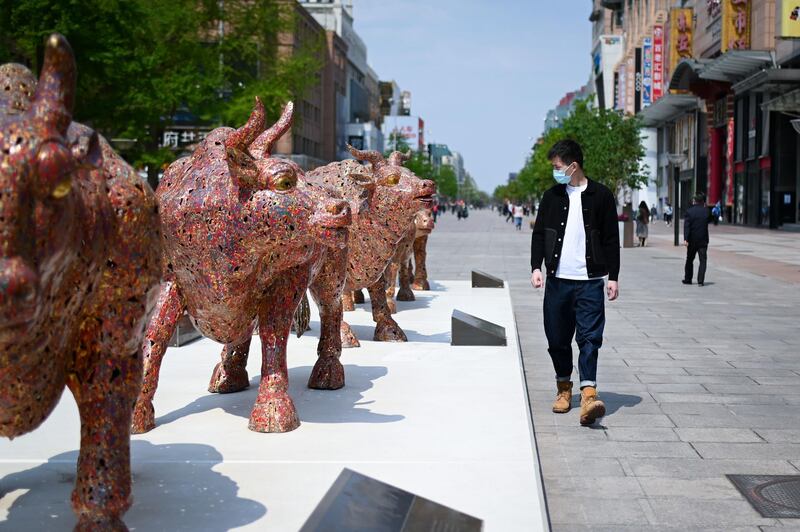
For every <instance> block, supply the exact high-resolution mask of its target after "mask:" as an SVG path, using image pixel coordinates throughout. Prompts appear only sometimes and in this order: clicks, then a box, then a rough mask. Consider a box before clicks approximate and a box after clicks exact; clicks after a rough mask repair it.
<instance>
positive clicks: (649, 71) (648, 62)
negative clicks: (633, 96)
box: [642, 37, 653, 107]
mask: <svg viewBox="0 0 800 532" xmlns="http://www.w3.org/2000/svg"><path fill="white" fill-rule="evenodd" d="M651 103H653V39H651V38H650V37H645V39H644V41H643V42H642V107H647V106H648V105H650V104H651Z"/></svg>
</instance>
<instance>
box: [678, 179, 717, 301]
mask: <svg viewBox="0 0 800 532" xmlns="http://www.w3.org/2000/svg"><path fill="white" fill-rule="evenodd" d="M710 221H711V215H710V213H709V211H708V207H706V197H705V196H704V195H703V194H698V195H696V196H695V197H694V198H692V206H691V207H689V210H687V211H686V219H685V220H684V222H683V245H684V246H686V266H685V267H684V275H683V284H692V274H693V273H694V257H695V255H697V256H699V257H700V266H699V267H698V269H697V284H698V286H703V284H704V283H705V280H706V260H707V255H708V223H709V222H710Z"/></svg>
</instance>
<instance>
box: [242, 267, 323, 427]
mask: <svg viewBox="0 0 800 532" xmlns="http://www.w3.org/2000/svg"><path fill="white" fill-rule="evenodd" d="M307 286H308V269H305V271H303V270H302V269H301V268H295V269H293V270H292V271H289V272H287V273H286V274H285V275H284V276H282V277H281V279H279V280H277V281H275V283H273V284H272V286H270V287H269V289H268V290H267V293H266V294H265V297H264V299H263V300H262V304H261V308H260V309H259V311H258V335H259V336H260V338H261V383H260V384H259V386H258V397H256V404H255V405H253V411H252V412H251V413H250V423H249V424H248V425H247V427H248V428H249V429H250V430H252V431H255V432H289V431H291V430H294V429H296V428H297V427H299V426H300V420H299V419H298V418H297V410H296V409H295V407H294V403H293V402H292V398H291V397H289V370H288V368H287V365H286V341H287V340H288V338H289V332H290V329H291V326H292V317H293V316H294V311H295V309H296V308H297V305H298V304H299V303H300V299H301V298H302V297H303V294H304V293H305V291H306V287H307Z"/></svg>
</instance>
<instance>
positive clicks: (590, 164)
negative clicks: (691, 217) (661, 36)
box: [495, 101, 647, 198]
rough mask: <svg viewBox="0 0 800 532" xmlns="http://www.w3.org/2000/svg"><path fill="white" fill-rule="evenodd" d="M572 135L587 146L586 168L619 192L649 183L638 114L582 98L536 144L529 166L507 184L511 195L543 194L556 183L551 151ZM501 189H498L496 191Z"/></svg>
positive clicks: (582, 144)
mask: <svg viewBox="0 0 800 532" xmlns="http://www.w3.org/2000/svg"><path fill="white" fill-rule="evenodd" d="M567 138H569V139H572V140H575V141H576V142H578V143H579V144H580V145H581V147H582V148H583V155H584V171H585V172H586V175H588V176H589V177H590V178H591V179H594V180H595V181H598V182H600V183H603V184H604V185H606V186H607V187H608V188H610V189H611V191H612V192H614V193H615V194H617V193H619V192H620V191H622V190H623V189H624V188H626V187H627V188H638V187H640V186H642V185H646V184H647V173H646V171H647V168H646V166H643V165H642V160H643V159H644V156H645V150H644V146H643V145H642V142H641V124H640V122H639V120H638V119H637V118H635V117H626V116H624V115H622V114H620V113H619V112H617V111H614V110H609V109H598V108H595V107H594V106H592V105H591V104H590V103H589V102H588V101H579V102H578V103H577V104H576V106H575V110H574V111H573V113H572V114H571V115H569V116H568V117H567V118H565V119H564V120H563V121H562V123H561V127H559V128H553V129H551V130H549V131H548V132H547V133H546V134H545V135H544V137H543V138H542V139H541V140H540V141H539V142H537V144H536V145H535V146H534V147H533V151H532V153H531V156H530V157H529V159H528V161H527V163H526V164H525V167H524V168H523V169H522V170H521V171H520V173H519V175H518V177H517V179H516V181H515V182H512V183H509V184H508V185H506V187H507V188H506V189H505V190H501V191H500V192H503V193H505V194H507V195H508V196H507V197H511V198H513V197H520V196H522V197H525V196H529V195H532V196H538V197H541V195H542V193H544V191H545V190H547V189H548V188H550V187H551V186H552V185H553V167H552V165H551V164H550V161H548V160H547V152H548V151H550V148H552V147H553V144H555V143H556V142H557V141H559V140H563V139H567ZM495 192H498V191H495Z"/></svg>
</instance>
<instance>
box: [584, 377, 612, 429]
mask: <svg viewBox="0 0 800 532" xmlns="http://www.w3.org/2000/svg"><path fill="white" fill-rule="evenodd" d="M604 415H606V405H604V404H603V401H601V400H600V399H598V398H597V389H596V388H593V387H591V386H587V387H586V388H583V389H582V390H581V425H591V424H592V423H594V420H595V419H597V418H599V417H603V416H604Z"/></svg>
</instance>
